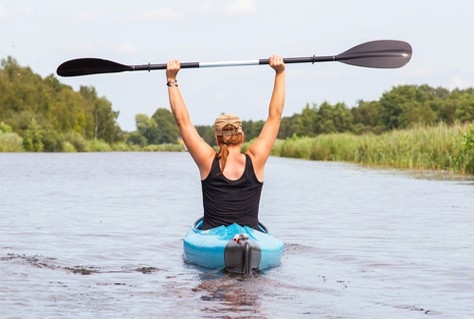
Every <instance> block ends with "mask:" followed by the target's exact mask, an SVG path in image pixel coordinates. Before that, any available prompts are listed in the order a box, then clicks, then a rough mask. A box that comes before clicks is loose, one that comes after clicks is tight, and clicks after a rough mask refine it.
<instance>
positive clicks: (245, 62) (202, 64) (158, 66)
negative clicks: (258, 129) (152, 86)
mask: <svg viewBox="0 0 474 319" xmlns="http://www.w3.org/2000/svg"><path fill="white" fill-rule="evenodd" d="M268 61H269V60H268V59H258V60H240V61H220V62H182V63H181V68H182V69H195V68H212V67H221V66H246V65H263V64H268V63H269V62H268ZM324 61H337V59H336V56H334V55H328V56H312V57H297V58H283V62H285V63H307V62H310V63H315V62H324ZM130 67H131V68H132V69H133V70H134V71H151V70H164V69H166V63H159V64H137V65H130Z"/></svg>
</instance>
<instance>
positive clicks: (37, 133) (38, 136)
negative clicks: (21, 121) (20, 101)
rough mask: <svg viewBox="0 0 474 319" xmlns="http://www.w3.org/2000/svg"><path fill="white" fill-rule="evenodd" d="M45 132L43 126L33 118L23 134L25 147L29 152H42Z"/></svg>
mask: <svg viewBox="0 0 474 319" xmlns="http://www.w3.org/2000/svg"><path fill="white" fill-rule="evenodd" d="M42 139H43V133H42V130H41V127H40V126H39V125H38V123H37V122H36V120H35V118H32V119H31V121H30V124H29V125H28V128H27V129H26V130H25V134H24V136H23V148H24V149H25V150H26V151H28V152H41V151H42V150H43V141H42Z"/></svg>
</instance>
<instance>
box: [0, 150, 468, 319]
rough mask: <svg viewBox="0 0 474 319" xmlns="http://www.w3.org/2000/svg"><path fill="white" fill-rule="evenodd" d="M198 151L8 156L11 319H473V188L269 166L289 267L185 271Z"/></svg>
mask: <svg viewBox="0 0 474 319" xmlns="http://www.w3.org/2000/svg"><path fill="white" fill-rule="evenodd" d="M201 213H202V204H201V194H200V182H199V175H198V172H197V169H196V168H195V166H194V163H193V162H192V160H191V158H190V156H189V154H187V153H81V154H64V153H59V154H44V153H40V154H28V153H19V154H5V153H4V154H0V318H22V319H23V318H427V317H433V318H450V319H452V318H473V317H474V182H473V181H472V180H471V181H470V180H452V179H445V178H443V176H442V175H441V176H434V177H433V176H427V175H421V176H414V175H412V174H409V173H406V172H400V171H394V170H378V169H368V168H362V167H360V166H357V165H350V164H344V163H327V162H311V161H303V160H295V159H283V158H275V157H272V158H270V159H269V161H268V164H267V169H266V179H265V186H264V190H263V195H262V202H261V214H260V219H261V221H262V222H263V223H265V224H266V226H267V227H268V228H269V230H270V232H271V233H272V234H273V235H274V236H275V237H278V238H280V239H281V240H283V241H284V243H285V246H286V248H285V253H284V256H283V258H282V264H281V266H279V267H276V268H273V269H270V270H267V271H265V272H262V273H259V274H256V275H252V276H247V277H245V276H235V275H229V274H225V273H223V272H221V271H218V270H208V269H203V268H199V267H196V266H192V265H187V264H185V263H183V259H182V258H183V257H182V239H183V237H184V235H185V234H186V232H187V230H188V229H189V227H190V226H191V224H192V223H193V222H194V220H195V219H197V218H198V217H199V216H200V215H201Z"/></svg>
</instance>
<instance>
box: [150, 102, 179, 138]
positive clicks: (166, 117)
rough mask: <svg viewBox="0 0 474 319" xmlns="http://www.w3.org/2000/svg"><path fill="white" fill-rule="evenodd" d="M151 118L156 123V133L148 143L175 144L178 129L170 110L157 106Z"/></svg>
mask: <svg viewBox="0 0 474 319" xmlns="http://www.w3.org/2000/svg"><path fill="white" fill-rule="evenodd" d="M151 118H152V119H153V120H154V121H155V123H156V135H155V137H154V140H153V142H152V143H150V144H176V143H177V142H178V137H179V129H178V125H176V122H175V121H174V118H173V114H172V113H171V111H170V110H168V109H164V108H159V109H157V110H156V111H155V113H154V114H153V115H152V117H151Z"/></svg>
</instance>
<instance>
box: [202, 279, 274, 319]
mask: <svg viewBox="0 0 474 319" xmlns="http://www.w3.org/2000/svg"><path fill="white" fill-rule="evenodd" d="M200 277H201V283H200V284H199V286H197V287H196V288H194V289H193V291H194V292H195V293H198V294H200V295H201V297H200V299H201V300H202V302H201V312H203V313H204V314H209V316H211V317H212V318H229V319H230V318H266V316H265V315H264V314H263V313H262V311H261V308H260V305H261V304H260V296H261V295H262V294H264V290H265V287H264V286H263V285H262V284H261V280H260V279H261V276H260V275H259V274H251V275H241V274H227V273H224V272H222V271H216V272H206V273H203V274H201V276H200Z"/></svg>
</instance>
